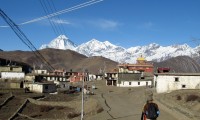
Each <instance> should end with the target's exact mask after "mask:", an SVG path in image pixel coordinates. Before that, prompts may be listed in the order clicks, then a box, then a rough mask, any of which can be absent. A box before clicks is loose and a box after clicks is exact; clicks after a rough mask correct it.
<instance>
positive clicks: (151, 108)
mask: <svg viewBox="0 0 200 120" xmlns="http://www.w3.org/2000/svg"><path fill="white" fill-rule="evenodd" d="M158 111H159V110H158V107H157V106H156V104H155V103H148V105H147V109H146V111H145V114H146V117H147V118H148V119H156V118H157V117H158V114H157V112H158Z"/></svg>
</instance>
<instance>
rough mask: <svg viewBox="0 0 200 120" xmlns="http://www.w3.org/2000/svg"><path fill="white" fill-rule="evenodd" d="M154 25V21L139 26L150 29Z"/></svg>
mask: <svg viewBox="0 0 200 120" xmlns="http://www.w3.org/2000/svg"><path fill="white" fill-rule="evenodd" d="M152 27H153V23H152V22H145V23H143V24H142V25H140V26H139V28H142V29H150V28H152Z"/></svg>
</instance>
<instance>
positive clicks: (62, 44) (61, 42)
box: [40, 35, 76, 50]
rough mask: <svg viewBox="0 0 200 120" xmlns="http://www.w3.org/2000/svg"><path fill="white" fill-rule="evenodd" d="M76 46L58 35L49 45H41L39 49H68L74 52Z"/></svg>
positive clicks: (63, 36)
mask: <svg viewBox="0 0 200 120" xmlns="http://www.w3.org/2000/svg"><path fill="white" fill-rule="evenodd" d="M75 47H76V45H75V44H74V43H73V42H72V41H71V40H70V39H69V38H67V37H66V36H65V35H59V36H58V37H57V38H55V39H53V40H52V41H51V42H50V43H49V44H45V45H42V46H41V47H40V49H44V48H55V49H64V50H66V49H70V50H74V49H75Z"/></svg>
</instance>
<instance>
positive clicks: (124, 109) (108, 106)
mask: <svg viewBox="0 0 200 120" xmlns="http://www.w3.org/2000/svg"><path fill="white" fill-rule="evenodd" d="M88 84H89V83H88ZM93 84H95V85H96V87H97V89H96V90H95V91H94V92H95V94H96V95H94V96H92V97H95V98H96V99H97V100H98V101H99V102H100V103H101V105H102V107H103V108H104V112H102V113H99V114H97V115H95V116H85V120H115V119H116V120H140V117H141V111H142V107H143V105H144V104H145V97H146V96H145V93H146V88H144V87H143V88H141V87H140V88H119V87H114V86H105V81H98V82H95V83H93ZM158 104H159V105H160V111H161V115H160V116H159V118H158V120H177V117H176V116H175V115H174V114H171V113H170V112H169V110H167V108H166V107H165V106H164V105H162V104H161V103H158ZM183 120H186V119H183Z"/></svg>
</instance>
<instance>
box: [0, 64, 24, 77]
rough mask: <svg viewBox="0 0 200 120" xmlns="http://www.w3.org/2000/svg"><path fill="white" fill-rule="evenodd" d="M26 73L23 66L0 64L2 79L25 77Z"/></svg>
mask: <svg viewBox="0 0 200 120" xmlns="http://www.w3.org/2000/svg"><path fill="white" fill-rule="evenodd" d="M24 77H25V73H24V72H22V67H21V66H0V78H2V79H23V78H24Z"/></svg>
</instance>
